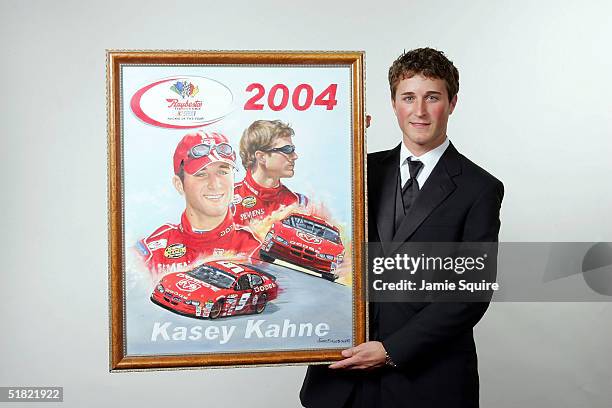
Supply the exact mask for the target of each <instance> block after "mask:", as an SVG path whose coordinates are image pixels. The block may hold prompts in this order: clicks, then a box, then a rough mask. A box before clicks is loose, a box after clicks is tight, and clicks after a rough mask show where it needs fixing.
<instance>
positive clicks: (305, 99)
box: [244, 83, 338, 111]
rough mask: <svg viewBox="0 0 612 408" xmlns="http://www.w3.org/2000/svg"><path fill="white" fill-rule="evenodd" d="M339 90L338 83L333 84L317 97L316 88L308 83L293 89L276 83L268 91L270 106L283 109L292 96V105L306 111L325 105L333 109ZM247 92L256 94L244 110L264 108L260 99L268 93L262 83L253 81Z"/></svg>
mask: <svg viewBox="0 0 612 408" xmlns="http://www.w3.org/2000/svg"><path fill="white" fill-rule="evenodd" d="M337 90H338V84H331V85H329V86H328V87H327V88H325V89H324V90H323V91H322V92H321V93H319V94H318V95H317V96H316V97H315V96H314V94H315V91H314V89H313V88H312V86H310V85H308V84H299V85H298V86H296V87H295V88H294V89H292V90H289V87H287V85H284V84H276V85H273V86H272V87H271V88H270V91H269V92H268V98H267V102H268V108H270V109H272V110H273V111H281V110H283V109H285V108H286V107H287V106H288V105H289V97H291V105H292V106H293V108H295V109H296V110H298V111H305V110H307V109H309V108H310V107H311V106H325V109H326V110H332V109H334V106H336V105H337V104H338V101H337V100H336V91H337ZM246 92H255V95H253V96H252V97H250V98H249V99H248V100H247V101H246V103H245V104H244V110H263V109H264V104H263V103H260V102H259V101H260V100H261V99H262V98H263V97H264V96H265V95H266V88H265V87H264V86H263V85H262V84H259V83H252V84H250V85H248V86H247V87H246ZM313 101H314V104H313Z"/></svg>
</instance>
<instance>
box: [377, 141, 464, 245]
mask: <svg viewBox="0 0 612 408" xmlns="http://www.w3.org/2000/svg"><path fill="white" fill-rule="evenodd" d="M458 158H459V153H457V150H456V149H455V147H454V146H453V145H452V144H450V145H449V146H448V147H447V148H446V151H445V152H444V154H443V155H442V157H441V158H440V160H439V161H438V164H436V167H434V169H433V171H432V173H431V174H430V175H429V177H428V178H427V181H426V182H425V185H424V186H423V188H422V189H421V192H420V193H419V195H418V197H417V199H416V200H415V202H414V204H413V206H412V208H411V209H410V211H409V213H408V214H407V215H406V218H404V221H402V223H401V225H400V227H399V229H398V230H397V231H396V233H395V236H394V237H393V245H391V246H390V248H389V249H390V252H393V251H395V250H396V249H397V248H398V247H399V246H400V245H401V243H402V242H404V241H406V240H408V239H409V238H410V236H411V235H412V234H414V232H415V231H416V229H417V228H418V227H419V226H420V225H421V224H422V223H423V221H425V219H426V218H427V217H428V216H429V214H431V212H432V211H433V210H434V209H435V208H436V207H437V206H438V205H440V203H442V202H443V201H444V200H445V199H446V198H447V197H448V196H449V195H450V194H451V193H452V192H453V191H454V190H455V188H456V187H457V186H456V185H455V183H454V182H453V179H452V177H454V176H456V175H457V174H459V173H461V166H460V164H459V161H458ZM385 252H386V251H385Z"/></svg>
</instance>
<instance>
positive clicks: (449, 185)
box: [300, 144, 504, 408]
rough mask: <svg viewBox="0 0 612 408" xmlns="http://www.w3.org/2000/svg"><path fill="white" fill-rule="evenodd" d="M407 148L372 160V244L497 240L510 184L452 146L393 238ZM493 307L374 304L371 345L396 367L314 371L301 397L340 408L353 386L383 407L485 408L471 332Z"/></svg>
mask: <svg viewBox="0 0 612 408" xmlns="http://www.w3.org/2000/svg"><path fill="white" fill-rule="evenodd" d="M399 155H400V145H398V146H397V147H396V148H394V149H392V150H387V151H382V152H377V153H372V154H369V155H368V206H369V208H368V240H369V241H370V242H382V243H383V244H382V247H383V248H384V249H385V252H386V253H390V252H391V251H393V249H394V245H393V244H392V243H391V241H396V242H408V241H412V242H496V241H497V239H498V232H499V227H500V221H499V211H500V207H501V202H502V198H503V193H504V189H503V184H502V183H501V182H500V181H499V180H497V179H496V178H495V177H493V176H492V175H490V174H489V173H487V172H486V171H485V170H483V169H482V168H480V167H478V166H477V165H476V164H474V163H472V162H471V161H470V160H468V159H467V158H466V157H465V156H463V155H461V154H459V153H458V152H457V150H456V149H455V147H454V146H453V145H452V144H450V145H449V147H448V148H447V149H446V151H445V152H444V154H443V155H442V157H441V158H440V160H439V162H438V163H437V165H436V167H435V168H434V170H433V171H432V173H431V174H430V176H429V178H428V179H427V181H426V182H425V184H424V185H423V186H422V189H421V192H420V193H419V195H418V197H417V199H416V201H415V202H414V204H413V206H412V208H411V210H410V213H409V214H408V216H407V219H406V220H405V222H403V223H402V225H401V226H400V227H399V229H398V231H397V232H396V234H395V235H393V222H394V202H395V189H396V186H397V184H396V183H397V177H398V172H399ZM487 307H488V303H442V302H440V303H375V304H371V313H370V329H371V330H370V332H371V333H376V334H375V338H371V339H370V340H378V341H382V343H383V344H384V346H385V349H386V350H387V352H388V353H389V355H390V356H391V358H392V359H393V361H394V362H395V363H396V364H397V368H390V367H382V368H379V369H375V370H371V371H359V370H348V371H346V370H345V371H334V370H330V369H328V368H327V366H311V367H309V368H308V372H307V374H306V378H305V379H304V384H303V386H302V390H301V393H300V398H301V401H302V404H303V405H304V406H306V407H308V408H311V407H312V408H327V407H330V408H331V407H333V408H339V407H342V405H343V404H344V403H345V401H346V400H347V398H348V397H349V395H350V394H351V392H352V391H353V388H354V387H356V386H357V387H362V388H361V390H362V391H361V394H359V395H360V396H361V397H363V396H364V395H370V397H371V399H374V400H376V401H378V406H379V407H384V408H392V407H411V408H420V407H427V408H436V407H446V408H464V407H466V408H467V407H477V406H478V388H479V386H478V370H477V360H476V348H475V346H474V338H473V334H472V328H473V327H474V325H475V324H476V323H477V322H478V321H479V320H480V318H481V317H482V316H483V314H484V313H485V311H486V309H487Z"/></svg>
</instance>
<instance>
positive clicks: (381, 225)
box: [375, 145, 400, 247]
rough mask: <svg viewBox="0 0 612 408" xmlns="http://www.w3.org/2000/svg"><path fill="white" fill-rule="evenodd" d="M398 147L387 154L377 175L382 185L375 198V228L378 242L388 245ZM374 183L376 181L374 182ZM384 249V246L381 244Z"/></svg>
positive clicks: (391, 237)
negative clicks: (376, 209)
mask: <svg viewBox="0 0 612 408" xmlns="http://www.w3.org/2000/svg"><path fill="white" fill-rule="evenodd" d="M399 153H400V145H397V147H396V148H395V149H393V150H391V151H390V152H389V155H387V156H386V157H385V159H384V160H383V162H381V163H380V164H379V165H380V166H381V170H380V173H379V174H378V177H379V178H378V180H379V181H378V182H380V183H382V186H381V188H380V190H379V192H380V194H379V196H378V197H376V199H377V202H378V212H377V214H376V227H377V229H378V236H379V238H380V242H383V243H388V242H391V240H392V239H393V223H394V219H395V189H396V187H397V177H398V173H399ZM375 182H376V181H375ZM383 247H384V244H383Z"/></svg>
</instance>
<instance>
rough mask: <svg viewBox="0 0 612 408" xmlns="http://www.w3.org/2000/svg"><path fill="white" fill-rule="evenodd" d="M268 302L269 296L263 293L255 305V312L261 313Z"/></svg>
mask: <svg viewBox="0 0 612 408" xmlns="http://www.w3.org/2000/svg"><path fill="white" fill-rule="evenodd" d="M267 303H268V296H266V294H263V295H261V296H260V297H259V299H257V304H256V305H255V313H257V314H260V313H262V312H263V311H264V309H265V308H266V304H267Z"/></svg>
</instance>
